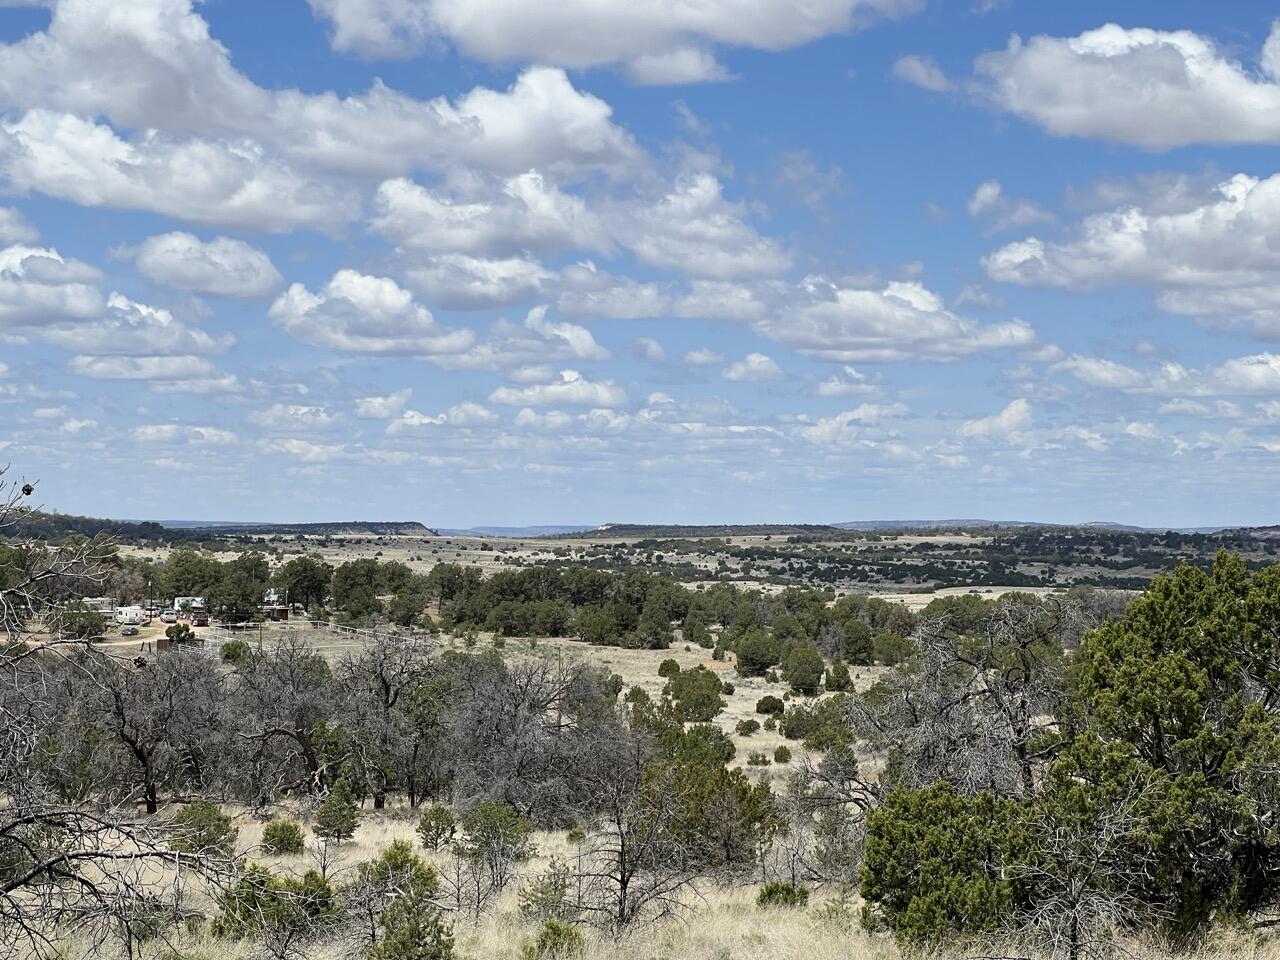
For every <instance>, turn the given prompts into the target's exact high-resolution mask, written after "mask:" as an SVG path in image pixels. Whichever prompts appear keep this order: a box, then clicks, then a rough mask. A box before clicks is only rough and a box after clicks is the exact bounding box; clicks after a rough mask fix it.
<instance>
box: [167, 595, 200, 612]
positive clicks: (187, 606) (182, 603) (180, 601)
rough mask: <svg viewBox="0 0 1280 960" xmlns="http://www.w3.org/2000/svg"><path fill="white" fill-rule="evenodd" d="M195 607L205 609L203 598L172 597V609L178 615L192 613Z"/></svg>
mask: <svg viewBox="0 0 1280 960" xmlns="http://www.w3.org/2000/svg"><path fill="white" fill-rule="evenodd" d="M197 607H198V608H205V607H207V604H206V603H205V598H204V596H174V598H173V608H174V609H175V611H178V612H179V613H182V612H183V611H193V609H196V608H197Z"/></svg>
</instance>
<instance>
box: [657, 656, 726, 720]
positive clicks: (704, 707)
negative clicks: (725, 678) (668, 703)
mask: <svg viewBox="0 0 1280 960" xmlns="http://www.w3.org/2000/svg"><path fill="white" fill-rule="evenodd" d="M664 692H665V693H666V695H667V696H668V697H670V698H671V699H672V700H673V701H674V702H675V705H676V715H677V716H678V717H679V718H680V720H681V722H683V723H707V722H709V721H710V720H712V719H713V718H714V717H715V716H716V714H718V713H719V712H720V711H721V710H723V709H724V706H725V704H724V701H723V700H721V699H720V679H719V678H718V677H717V676H716V675H715V674H714V673H712V672H711V671H710V670H708V669H707V668H706V667H702V666H698V667H694V668H693V669H692V670H684V671H682V672H679V673H676V674H675V675H674V676H672V677H671V679H670V680H668V681H667V686H666V689H665V691H664Z"/></svg>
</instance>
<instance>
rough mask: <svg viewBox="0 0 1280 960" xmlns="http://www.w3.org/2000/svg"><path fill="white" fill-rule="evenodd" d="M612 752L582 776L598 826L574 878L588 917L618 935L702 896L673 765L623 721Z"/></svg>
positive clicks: (610, 737) (613, 732)
mask: <svg viewBox="0 0 1280 960" xmlns="http://www.w3.org/2000/svg"><path fill="white" fill-rule="evenodd" d="M606 736H607V737H608V740H609V749H608V750H601V751H599V752H598V754H597V762H595V763H591V764H586V765H584V766H583V767H582V768H581V769H580V772H579V775H580V776H581V777H582V778H583V779H584V781H585V782H586V783H587V784H588V785H589V786H590V789H591V804H590V812H591V813H592V814H593V815H594V816H593V819H594V822H595V824H596V826H595V829H593V830H592V831H591V832H590V833H589V834H588V836H587V838H586V839H585V840H584V841H583V843H582V850H581V851H580V857H579V861H578V866H577V868H576V870H575V876H574V879H575V881H576V883H578V884H579V885H580V890H581V895H580V896H581V901H580V904H579V905H580V907H581V910H582V912H583V915H584V916H585V917H587V918H588V919H589V920H591V921H593V922H595V923H596V924H597V925H599V926H601V927H604V928H605V929H608V930H609V931H611V932H612V933H614V934H615V935H619V936H620V935H622V934H623V933H625V932H627V931H628V930H629V929H631V928H632V927H634V925H635V924H636V923H638V922H640V921H650V922H651V921H656V920H659V919H663V918H665V917H668V916H670V915H672V914H673V913H675V912H677V911H679V910H681V909H682V908H683V907H684V906H685V905H686V904H687V902H688V900H689V899H690V898H691V897H696V896H697V886H696V881H697V878H698V876H699V874H700V863H701V861H700V860H699V858H698V856H697V853H696V851H695V850H693V849H692V845H691V843H690V840H689V838H688V836H687V835H686V834H685V832H684V831H682V830H681V829H679V826H680V819H681V817H682V809H683V806H684V800H685V798H684V796H683V792H684V791H685V790H686V784H685V783H683V782H682V781H681V779H680V777H679V775H678V773H677V772H676V770H675V769H674V768H671V767H666V766H656V765H653V764H651V763H650V760H651V755H650V753H649V750H648V747H647V745H646V744H645V742H644V741H643V739H642V738H640V737H638V736H636V735H635V734H634V733H632V732H631V731H629V730H627V729H626V728H625V727H624V726H622V725H621V724H618V725H616V726H614V727H612V728H610V731H609V733H607V734H606Z"/></svg>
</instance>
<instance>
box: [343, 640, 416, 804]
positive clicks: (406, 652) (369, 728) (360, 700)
mask: <svg viewBox="0 0 1280 960" xmlns="http://www.w3.org/2000/svg"><path fill="white" fill-rule="evenodd" d="M433 647H434V644H433V643H432V642H431V641H430V640H428V639H425V638H419V637H400V636H385V635H383V636H379V637H377V638H376V639H375V640H374V642H373V643H371V644H370V645H369V646H367V647H365V648H364V649H362V650H360V651H359V652H358V653H355V654H351V655H349V656H346V657H344V658H343V659H342V660H340V661H339V662H338V664H337V666H336V668H335V670H334V683H335V687H336V690H337V694H338V695H337V699H336V706H337V710H336V714H337V718H338V720H339V722H341V723H342V725H343V727H344V729H345V731H346V733H347V735H348V739H349V743H350V749H351V753H352V760H353V761H354V765H355V768H356V770H357V771H359V774H360V776H361V777H362V778H363V780H364V786H365V789H366V790H367V792H368V793H369V795H370V796H372V797H373V806H374V809H375V810H381V809H382V808H383V807H384V806H385V805H386V798H387V793H388V792H389V790H391V789H392V788H394V787H398V786H400V785H401V784H404V785H406V786H407V783H408V781H409V780H410V779H411V778H412V777H413V772H414V767H415V766H416V764H415V760H416V757H417V755H418V754H419V753H420V752H421V749H422V746H423V745H422V743H421V742H420V740H421V736H422V733H423V731H422V728H421V727H420V726H418V725H417V724H415V722H414V712H413V700H414V697H415V696H416V695H417V694H418V693H419V692H420V691H421V690H422V689H423V687H424V686H425V684H426V683H427V682H428V680H429V679H430V678H431V676H432V675H433V672H434V668H433V663H432V659H431V653H432V649H433Z"/></svg>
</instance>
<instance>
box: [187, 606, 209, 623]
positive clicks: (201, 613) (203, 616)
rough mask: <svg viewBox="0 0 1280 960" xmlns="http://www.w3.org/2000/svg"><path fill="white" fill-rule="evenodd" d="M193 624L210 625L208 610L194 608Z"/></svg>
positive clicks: (192, 614)
mask: <svg viewBox="0 0 1280 960" xmlns="http://www.w3.org/2000/svg"><path fill="white" fill-rule="evenodd" d="M191 625H192V626H193V627H207V626H208V625H209V611H208V610H192V611H191Z"/></svg>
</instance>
